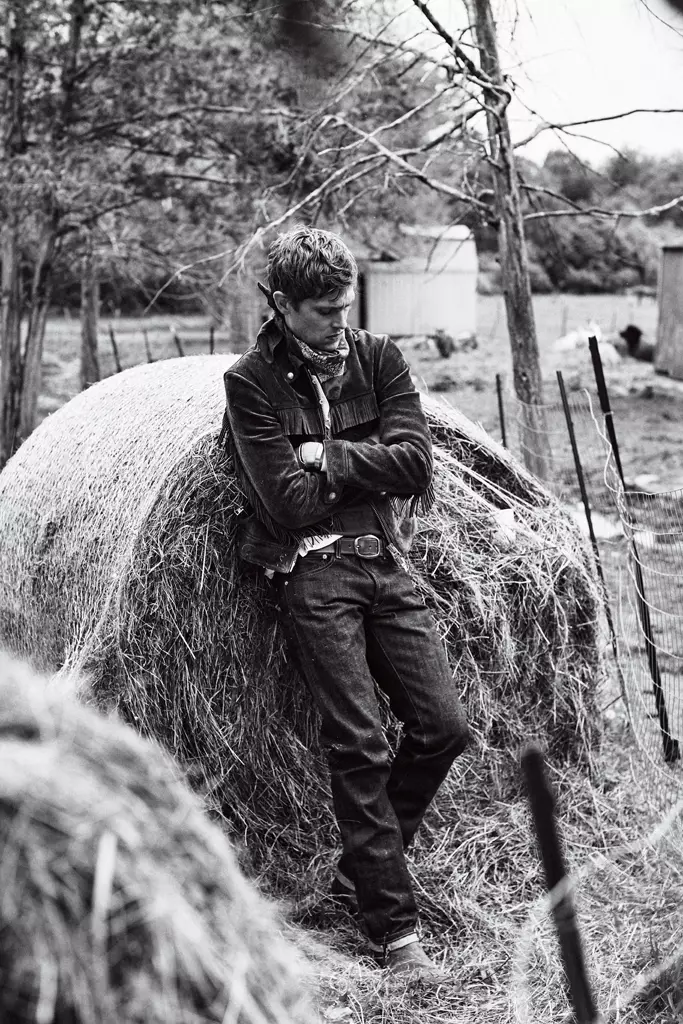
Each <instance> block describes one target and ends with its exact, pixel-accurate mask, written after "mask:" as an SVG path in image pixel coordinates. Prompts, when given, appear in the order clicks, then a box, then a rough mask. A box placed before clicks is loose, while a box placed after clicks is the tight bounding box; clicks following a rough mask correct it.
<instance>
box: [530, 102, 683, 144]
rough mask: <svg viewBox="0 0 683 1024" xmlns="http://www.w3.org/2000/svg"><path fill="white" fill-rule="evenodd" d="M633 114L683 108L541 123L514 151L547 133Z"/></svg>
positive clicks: (666, 111)
mask: <svg viewBox="0 0 683 1024" xmlns="http://www.w3.org/2000/svg"><path fill="white" fill-rule="evenodd" d="M633 114H683V107H634V108H633V109H632V110H624V111H622V112H621V113H620V114H606V115H605V116H604V117H589V118H586V119H585V120H583V121H565V122H562V123H559V122H554V121H543V122H541V124H539V125H537V126H536V128H534V130H533V131H532V132H531V134H530V135H527V137H526V138H525V139H522V140H521V142H515V149H520V148H521V147H522V146H527V145H528V144H529V143H530V142H533V140H534V139H536V138H538V136H539V135H542V134H543V132H547V131H565V129H567V128H580V127H581V126H583V125H587V124H602V123H604V122H605V121H618V120H619V119H620V118H622V117H631V116H632V115H633Z"/></svg>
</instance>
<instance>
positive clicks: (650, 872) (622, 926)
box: [40, 296, 683, 1024]
mask: <svg viewBox="0 0 683 1024" xmlns="http://www.w3.org/2000/svg"><path fill="white" fill-rule="evenodd" d="M535 309H536V316H537V328H538V336H539V344H540V348H541V355H542V363H543V367H544V371H545V375H546V389H547V393H546V401H547V402H548V406H549V423H550V429H551V430H552V436H553V438H554V437H555V436H557V437H558V438H559V437H560V434H563V432H564V431H565V426H564V421H563V419H562V415H561V411H560V410H559V405H558V393H557V383H556V380H555V371H556V370H557V369H561V370H562V371H563V374H564V376H565V379H566V381H567V383H568V388H569V390H570V392H571V395H572V398H573V400H576V402H577V403H578V405H577V414H576V415H577V420H578V423H579V428H580V430H579V432H580V433H581V437H582V438H584V440H585V444H586V445H588V446H589V447H590V446H592V447H590V451H589V452H588V456H589V457H588V459H587V461H589V462H591V460H592V463H594V465H593V464H592V465H591V467H590V472H591V474H592V476H591V486H593V487H594V488H595V490H596V494H597V493H598V492H599V498H600V500H601V501H604V506H601V507H603V511H604V512H605V513H606V515H612V518H614V516H613V509H612V508H611V505H610V501H609V500H607V499H606V498H605V491H604V487H603V485H602V476H601V474H602V470H601V468H598V469H596V468H595V467H596V466H598V465H599V463H600V459H601V458H602V454H603V453H602V451H601V450H600V447H599V442H598V441H597V440H596V437H595V433H594V428H593V422H592V419H591V417H590V412H589V411H587V409H588V406H587V405H586V403H585V401H584V399H583V393H582V388H588V389H589V391H590V390H592V386H593V385H592V371H591V364H590V359H589V357H588V352H587V350H582V351H577V352H573V353H562V355H558V354H557V352H556V351H555V350H554V349H553V345H552V343H553V341H554V339H556V338H557V337H558V336H560V335H561V334H564V333H566V332H567V331H570V330H572V329H573V328H576V327H581V326H585V325H586V324H587V323H588V321H590V320H593V321H596V322H597V323H598V324H599V325H600V327H601V328H602V330H603V332H605V333H609V332H613V331H615V330H620V329H621V328H623V327H625V326H626V324H627V323H629V322H631V323H635V324H637V325H638V326H640V327H641V328H642V329H643V330H644V331H645V332H646V333H647V334H649V336H650V337H654V326H655V319H656V309H655V304H654V302H652V301H651V300H643V301H642V302H638V300H636V299H630V298H626V297H613V296H597V297H592V296H591V297H576V296H541V297H537V298H536V300H535ZM108 326H109V325H108V323H107V322H105V323H103V325H102V333H101V338H100V349H101V364H102V371H103V374H109V373H111V372H113V370H114V359H113V353H112V348H111V342H110V339H109V335H108ZM112 327H113V330H114V334H115V338H116V340H117V344H118V349H119V356H120V359H121V362H122V364H123V365H124V367H125V366H130V365H132V364H134V363H138V362H142V361H144V360H145V359H146V351H145V344H144V335H143V331H147V340H148V344H149V349H150V351H151V353H152V357H153V358H156V359H162V358H168V357H172V356H175V355H177V354H178V351H177V347H176V344H175V342H174V340H173V330H174V328H175V330H176V333H177V335H178V336H179V337H180V339H181V345H182V346H183V349H184V351H185V352H186V354H193V353H195V352H207V351H208V345H209V323H208V321H207V320H205V319H201V318H182V320H181V319H178V321H177V322H176V323H175V324H174V322H173V321H172V320H171V319H170V318H159V317H150V318H146V319H145V320H132V319H129V320H125V321H124V320H121V321H116V322H114V323H113V324H112ZM478 339H479V346H478V348H477V349H476V350H474V351H468V352H462V353H455V354H453V355H452V356H451V357H450V358H449V359H448V360H443V359H441V358H440V357H439V356H438V353H437V352H436V351H435V349H434V348H433V347H432V345H431V343H429V342H422V343H416V342H409V341H406V342H404V343H402V344H403V347H404V351H405V353H406V356H407V358H408V360H409V362H410V363H411V366H412V368H413V371H414V372H415V374H416V376H417V377H418V378H419V379H420V380H421V381H422V383H423V386H425V387H427V388H429V389H434V390H439V391H440V392H441V393H442V394H443V396H444V397H445V398H446V399H447V400H448V401H450V402H452V403H453V404H455V405H457V406H458V407H459V408H460V409H462V411H463V412H465V413H466V414H467V415H469V416H470V417H471V418H473V419H475V420H478V421H480V422H482V423H483V424H484V426H485V427H486V428H487V429H489V430H490V431H491V433H492V434H494V436H496V437H500V422H499V418H498V405H497V398H496V391H495V376H496V373H501V374H503V375H504V380H505V385H506V387H507V390H508V393H507V394H506V404H507V408H508V415H509V417H510V421H511V422H513V421H514V399H513V398H512V397H511V396H510V394H509V384H510V379H511V365H510V356H509V350H508V343H507V340H506V334H505V316H504V309H503V303H502V299H501V298H500V297H498V296H490V297H483V296H482V297H481V298H480V303H479V326H478ZM231 344H232V343H231V339H230V337H228V336H227V334H225V333H221V332H218V331H217V332H216V334H215V346H216V350H218V351H229V350H231ZM606 375H607V380H608V385H609V387H610V391H611V394H612V398H613V400H612V405H613V409H614V412H615V422H616V428H617V433H618V436H619V440H620V444H621V448H622V460H623V463H624V468H625V471H626V474H627V475H628V476H629V477H631V478H636V477H639V476H641V475H642V474H644V473H650V474H651V475H654V476H658V477H659V478H660V481H661V486H662V487H664V488H666V486H667V484H671V481H672V480H673V479H675V478H676V476H677V474H679V475H680V474H683V446H682V445H681V443H680V427H679V423H680V419H681V413H682V412H683V405H682V404H681V403H682V401H683V397H682V396H681V393H680V391H679V389H678V387H677V386H676V385H669V384H667V382H666V381H665V380H662V379H661V378H657V377H656V376H655V375H654V373H653V371H652V367H651V366H649V365H646V364H636V363H634V362H632V361H629V362H628V363H624V364H623V365H621V366H618V367H608V368H607V369H606ZM77 389H78V322H77V321H75V320H71V321H69V320H66V319H63V318H60V319H53V320H51V321H50V323H49V326H48V332H47V337H46V350H45V361H44V387H43V394H42V396H41V400H40V414H41V416H44V415H46V414H48V413H49V412H51V411H53V410H54V409H56V408H58V407H59V405H61V404H62V403H63V402H64V401H65V400H67V399H68V398H69V397H71V396H72V395H73V394H75V393H76V391H77ZM582 402H583V404H581V403H582ZM563 443H564V448H563V449H562V453H561V456H560V455H558V459H559V460H560V461H558V463H557V465H558V473H557V479H556V480H554V481H553V483H557V482H558V481H559V480H560V479H561V478H562V476H563V474H564V477H565V479H566V481H567V487H568V492H567V500H570V501H571V502H572V503H574V502H575V501H576V500H577V498H578V493H577V490H576V486H575V482H574V481H575V478H574V474H573V464H572V463H571V461H570V455H569V454H568V453H567V450H566V440H565V441H564V442H563ZM558 444H559V442H558ZM558 450H559V449H558ZM601 552H602V559H603V564H604V569H605V574H606V577H607V582H608V588H609V591H610V594H611V595H612V599H613V601H614V602H615V609H616V608H617V602H618V598H619V595H620V593H621V594H623V588H624V586H625V583H626V582H627V581H628V575H627V569H626V563H625V545H624V543H623V541H619V540H616V541H615V542H613V543H612V542H611V543H605V544H604V545H602V546H601ZM676 555H677V553H676V552H675V551H673V550H672V551H670V552H669V553H668V555H667V557H668V559H669V562H668V563H667V566H668V567H667V570H666V571H667V574H668V576H669V577H670V578H673V579H675V583H673V584H671V587H670V589H669V590H668V591H667V594H668V600H669V601H670V602H671V607H670V609H669V610H670V611H672V612H673V613H674V614H678V615H680V609H681V607H682V606H683V583H682V582H681V581H679V580H678V579H676V575H677V574H680V573H681V565H680V560H678V561H677V557H676ZM619 608H620V609H621V610H619V612H618V614H616V615H615V618H616V620H617V627H618V630H619V632H620V634H621V637H622V640H621V642H622V645H623V649H624V653H625V655H627V656H628V659H629V660H628V662H627V663H628V665H629V666H630V667H631V668H632V670H633V672H634V673H636V683H637V682H638V681H639V680H641V681H642V683H643V686H645V687H646V688H647V687H648V685H649V684H648V675H647V668H646V663H645V659H644V647H643V643H642V637H641V636H640V630H639V625H638V620H637V612H636V611H635V610H634V609H633V608H632V607H629V604H628V602H627V601H626V602H621V604H620V605H619ZM655 626H656V628H658V629H659V630H660V632H659V633H658V637H659V638H660V639H661V637H662V632H661V631H662V629H663V627H662V626H661V625H660V624H659V623H655ZM676 682H677V680H676V679H675V677H674V674H673V673H672V674H671V675H670V677H668V678H667V686H669V687H671V688H672V689H675V687H676ZM618 693H619V687H618V680H617V677H616V674H615V676H614V679H613V682H612V688H611V692H610V693H608V694H606V695H605V704H606V705H607V704H609V703H610V702H611V701H612V700H613V699H614V698H615V697H618ZM669 696H670V697H671V698H672V699H673V697H674V696H675V694H674V693H673V692H671V693H669ZM639 721H640V719H639ZM642 721H643V723H644V724H643V729H645V728H646V724H647V723H646V720H645V719H642ZM605 728H606V733H605V741H604V744H603V747H602V749H601V750H600V751H599V752H596V755H595V763H594V766H593V771H592V774H591V778H590V779H588V778H586V777H585V776H579V775H578V774H576V773H573V774H572V773H570V772H567V773H566V774H562V773H558V774H557V775H556V777H555V778H554V782H555V785H556V787H557V788H558V790H559V792H560V808H561V822H562V828H563V832H564V836H565V840H566V848H567V856H568V859H569V862H570V864H571V865H572V867H573V868H574V869H575V870H576V871H578V872H579V873H580V874H581V881H580V884H579V913H580V921H581V924H582V927H583V932H584V939H585V947H586V956H587V961H588V964H589V967H590V970H591V974H592V977H593V979H594V983H595V987H596V992H597V994H598V999H599V1003H600V1006H601V1008H602V1009H603V1011H605V1012H606V1013H608V1019H609V1020H612V1021H615V1022H621V1024H635V1022H636V1021H639V1022H650V1021H651V1022H653V1024H654V1022H657V1024H669V1022H671V1024H673V1022H674V1021H679V1020H681V1019H683V994H682V993H683V989H682V988H681V986H680V984H679V981H680V979H679V974H680V970H681V969H680V967H679V966H678V965H679V958H678V952H677V951H678V948H679V946H680V944H681V938H682V935H681V920H680V905H681V903H682V902H683V871H682V869H681V867H680V864H681V856H680V851H681V836H680V830H679V828H678V824H677V822H674V823H673V824H672V825H669V826H667V827H666V828H664V829H663V830H661V831H663V832H664V833H665V834H664V835H662V836H655V838H650V839H648V835H649V833H650V832H651V831H652V829H654V828H655V826H656V825H657V823H658V822H659V821H660V819H661V818H662V815H663V813H664V810H666V808H667V807H671V805H672V803H673V801H674V799H675V797H676V795H677V793H678V792H679V789H678V787H679V785H680V778H679V774H680V770H679V769H673V770H671V769H665V768H663V767H662V763H661V755H660V752H659V748H658V746H657V729H656V727H655V728H654V731H653V733H652V734H653V735H654V741H653V742H652V744H651V746H650V748H649V749H650V752H651V756H652V757H653V758H654V760H655V762H656V764H655V765H654V766H652V767H649V766H648V762H647V760H643V759H642V758H641V757H640V756H638V755H637V749H636V746H635V744H634V740H633V735H632V731H631V730H630V728H629V726H628V722H627V718H626V714H625V711H624V708H623V705H622V703H621V702H620V701H619V700H617V701H616V703H614V704H612V705H611V707H609V709H608V710H606V712H605ZM647 728H649V729H650V730H651V731H652V725H651V723H650V725H648V726H647ZM659 797H661V798H662V799H661V800H660V799H659ZM481 828H482V830H485V832H486V839H487V843H488V849H490V858H489V859H488V861H487V863H473V862H472V859H471V858H468V856H467V849H466V848H463V846H462V843H460V842H459V841H458V808H457V807H444V806H442V805H439V804H438V803H437V805H436V807H435V808H434V809H433V811H432V812H431V813H430V816H429V818H428V820H427V822H426V825H425V827H424V828H423V830H422V832H421V834H420V837H419V840H418V847H417V850H416V857H419V861H420V873H419V878H418V879H417V883H416V884H417V892H418V899H419V901H420V904H421V908H422V913H423V919H424V927H425V944H426V946H427V948H428V949H429V951H430V952H431V953H432V954H433V955H434V956H435V957H436V958H437V959H439V960H441V959H443V960H444V961H445V962H448V963H449V964H450V965H451V966H452V967H453V968H454V972H455V977H456V979H457V981H456V983H454V984H453V985H450V984H449V985H445V986H442V987H441V988H440V989H438V990H434V989H429V988H425V987H424V986H421V985H420V984H412V985H407V986H406V985H397V984H391V985H390V984H389V983H388V982H387V979H386V978H385V977H384V976H383V974H382V973H381V972H378V971H377V970H375V969H372V968H370V966H369V965H368V964H367V963H364V962H363V961H362V960H361V961H359V960H358V952H359V947H358V939H357V933H356V930H355V928H354V927H353V926H352V923H351V922H350V921H349V920H348V919H345V918H344V917H343V916H339V915H338V914H335V913H333V912H332V911H331V910H330V909H329V908H326V907H325V906H322V907H318V908H317V909H316V908H314V909H313V910H311V909H310V908H308V909H306V910H305V911H304V910H302V908H290V910H291V916H292V917H293V919H294V920H295V921H298V922H299V923H301V924H304V925H305V926H306V929H307V934H306V937H305V939H304V940H302V941H304V942H305V944H306V945H307V946H309V947H310V949H311V954H312V957H313V959H314V961H315V962H316V963H317V965H318V970H319V974H320V977H321V979H322V991H323V997H322V1003H321V1016H322V1019H323V1020H326V1021H335V1020H337V1021H345V1022H349V1024H361V1022H363V1024H384V1022H395V1024H409V1022H410V1024H413V1022H414V1024H437V1022H439V1024H461V1022H462V1024H465V1022H467V1024H470V1022H472V1021H475V1022H477V1024H479V1022H482V1024H483V1022H484V1021H486V1024H507V1022H513V1021H515V1022H522V1021H528V1022H531V1021H533V1022H535V1024H537V1022H541V1024H545V1022H548V1024H550V1022H556V1021H557V1022H558V1024H559V1022H561V1021H566V1020H567V1019H568V1018H567V1011H568V1004H567V1001H566V997H565V994H564V989H563V984H562V978H561V972H560V970H559V967H558V962H557V957H556V952H555V942H554V938H553V936H552V933H551V932H550V930H549V927H548V924H547V920H546V917H545V915H544V914H543V912H542V911H541V909H539V904H538V902H537V901H538V900H539V899H540V898H541V895H542V884H541V873H540V869H539V866H538V861H537V857H536V854H535V850H534V845H533V840H532V838H531V832H530V828H529V821H528V815H527V812H526V807H525V803H524V800H523V799H522V798H521V797H520V799H519V800H518V801H516V802H511V803H509V804H507V805H505V806H500V805H499V804H497V803H496V801H495V799H494V798H492V800H491V803H490V806H484V808H483V810H482V821H481ZM317 938H319V939H320V941H321V942H322V943H323V945H322V946H320V945H316V944H315V940H316V939H317ZM667 958H669V959H670V960H671V963H670V964H669V966H668V968H666V969H665V970H664V973H662V969H661V965H662V964H666V962H667ZM648 972H650V973H651V974H652V977H650V973H648Z"/></svg>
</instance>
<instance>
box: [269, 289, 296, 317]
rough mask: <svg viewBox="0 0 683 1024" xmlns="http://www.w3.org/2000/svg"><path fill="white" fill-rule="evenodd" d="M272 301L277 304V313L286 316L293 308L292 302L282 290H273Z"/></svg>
mask: <svg viewBox="0 0 683 1024" xmlns="http://www.w3.org/2000/svg"><path fill="white" fill-rule="evenodd" d="M273 302H274V303H275V305H276V306H277V310H278V313H282V315H283V316H286V315H287V314H288V313H291V311H292V310H293V309H294V303H293V302H292V300H291V299H288V298H287V296H286V295H285V293H284V292H273Z"/></svg>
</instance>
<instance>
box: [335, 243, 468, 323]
mask: <svg viewBox="0 0 683 1024" xmlns="http://www.w3.org/2000/svg"><path fill="white" fill-rule="evenodd" d="M401 230H402V232H403V234H404V235H405V236H406V237H407V238H408V237H409V238H411V239H413V242H412V247H413V248H414V249H415V248H417V249H418V251H419V250H421V251H422V252H423V253H425V255H421V256H415V257H412V258H410V259H399V260H396V261H363V262H362V266H361V270H362V274H363V282H362V292H363V294H362V302H361V303H359V310H358V311H357V314H356V317H355V318H354V319H355V320H356V322H360V323H362V321H363V320H364V321H365V322H364V323H362V326H364V327H366V328H367V330H369V331H372V332H373V333H375V334H391V335H394V336H401V335H418V334H433V333H434V332H435V331H437V330H442V331H446V332H447V333H448V334H450V335H453V336H457V335H459V334H464V333H467V334H475V333H476V325H477V319H476V303H477V269H478V266H477V252H476V247H475V244H474V238H473V237H472V234H471V232H470V230H469V228H467V227H464V226H462V225H457V226H451V227H412V226H410V227H409V226H402V228H401Z"/></svg>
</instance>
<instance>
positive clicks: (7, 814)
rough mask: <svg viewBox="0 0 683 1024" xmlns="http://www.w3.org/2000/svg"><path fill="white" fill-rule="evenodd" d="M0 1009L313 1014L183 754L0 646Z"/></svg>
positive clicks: (291, 1021) (154, 1015) (6, 1017)
mask: <svg viewBox="0 0 683 1024" xmlns="http://www.w3.org/2000/svg"><path fill="white" fill-rule="evenodd" d="M0 865H1V866H2V867H1V872H2V898H1V899H0V979H1V983H0V1019H1V1020H2V1022H3V1024H20V1022H21V1024H23V1022H26V1021H35V1022H45V1024H48V1022H49V1024H190V1022H196V1024H200V1022H203V1024H210V1022H216V1024H220V1022H223V1024H227V1022H230V1024H266V1022H269V1024H305V1022H307V1021H311V1020H312V1013H311V1012H310V1010H309V1004H308V1000H307V998H306V996H305V991H306V986H305V985H304V984H303V981H304V978H305V973H304V970H303V962H302V960H301V959H300V957H299V956H298V954H297V952H296V951H295V949H294V947H293V946H292V945H291V944H290V943H288V942H286V941H285V939H284V938H283V937H282V926H281V924H280V923H279V921H278V920H277V918H276V917H275V915H274V913H273V911H272V909H271V907H270V905H269V904H268V903H267V902H266V901H265V899H264V898H263V897H262V896H260V895H259V894H258V893H257V892H256V890H255V889H254V887H253V886H252V885H251V884H250V883H249V882H247V880H246V879H245V878H244V876H243V875H242V873H241V871H240V870H239V868H238V866H237V862H236V860H235V857H234V856H233V853H232V850H231V848H230V846H229V844H228V842H227V840H226V838H225V837H224V835H223V834H222V832H221V830H220V829H219V828H218V827H217V826H216V825H212V824H211V823H210V822H209V821H208V819H207V817H206V815H205V813H204V812H203V809H202V807H201V804H200V801H199V800H198V799H197V797H196V796H194V795H193V794H192V793H190V791H189V790H188V789H187V787H186V786H185V785H184V784H183V783H182V782H180V780H179V779H178V778H177V777H176V774H175V773H174V770H173V769H172V764H171V761H170V758H167V757H166V756H165V755H164V754H163V752H162V751H161V750H160V749H159V747H158V746H157V745H156V744H152V743H150V742H147V741H144V740H142V739H141V738H140V737H139V736H138V735H137V734H136V733H135V732H134V731H133V730H132V729H130V728H129V727H128V726H125V725H123V724H121V723H118V722H116V721H114V720H111V719H107V718H106V717H105V716H104V715H100V714H97V713H96V712H94V711H92V710H89V709H87V708H85V707H82V706H80V705H79V704H77V703H76V702H75V701H74V700H71V699H68V698H67V699H65V695H64V693H63V692H60V691H59V690H57V689H55V688H54V687H50V686H49V685H46V683H45V681H44V680H39V679H38V678H37V677H36V676H34V675H33V673H32V672H31V671H30V669H29V668H28V666H26V665H24V664H20V663H18V662H14V661H12V660H11V659H9V658H8V657H7V656H6V655H0Z"/></svg>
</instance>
